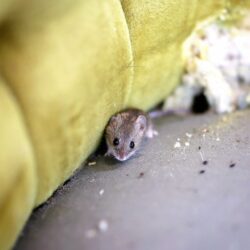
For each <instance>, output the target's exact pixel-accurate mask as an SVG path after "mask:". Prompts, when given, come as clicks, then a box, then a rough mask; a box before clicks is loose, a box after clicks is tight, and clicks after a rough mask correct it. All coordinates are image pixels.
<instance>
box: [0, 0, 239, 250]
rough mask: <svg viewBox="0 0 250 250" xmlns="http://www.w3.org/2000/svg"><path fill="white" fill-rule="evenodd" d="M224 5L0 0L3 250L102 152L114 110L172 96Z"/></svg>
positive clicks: (182, 0) (176, 0)
mask: <svg viewBox="0 0 250 250" xmlns="http://www.w3.org/2000/svg"><path fill="white" fill-rule="evenodd" d="M233 2H235V4H238V3H237V1H235V0H234V1H233ZM224 7H225V1H224V0H206V1H199V0H190V1H186V0H152V1H144V0H137V1H135V0H122V1H118V0H105V1H101V0H89V1H83V0H75V1H72V0H60V1H59V0H43V1H31V0H11V1H10V0H0V76H1V79H0V138H1V140H0V164H1V165H0V182H1V190H0V211H1V213H0V249H9V248H10V247H11V246H12V245H13V244H14V241H15V239H16V238H17V236H18V234H19V232H20V230H21V228H22V226H23V225H24V223H25V221H26V220H27V218H28V216H29V214H30V212H31V210H32V208H34V207H35V206H37V205H39V204H41V203H42V202H44V201H45V200H46V199H47V198H48V197H49V196H51V195H52V193H53V192H54V191H55V189H56V188H57V187H58V186H59V185H60V184H61V183H63V181H65V180H66V179H67V178H68V177H69V176H70V175H71V174H72V173H73V171H74V170H75V169H76V168H77V167H79V166H80V164H81V162H83V161H84V160H85V159H86V157H87V156H88V155H89V154H90V153H91V152H92V151H93V150H94V149H95V147H96V146H97V144H98V142H99V140H100V137H101V135H102V132H103V129H104V127H105V124H106V123H107V121H108V119H109V117H110V116H111V115H112V114H113V113H115V112H117V111H118V110H121V109H123V108H125V107H128V106H135V107H139V108H142V109H148V108H149V107H151V106H152V105H154V104H156V103H157V102H159V101H160V100H161V99H162V98H164V97H166V96H167V95H168V94H169V93H170V91H171V90H172V89H173V88H174V86H175V85H176V84H177V83H178V79H179V76H180V73H181V71H182V63H183V62H182V51H181V48H182V44H183V42H184V40H185V39H186V38H187V37H188V35H189V34H190V32H191V31H192V29H193V28H194V26H195V25H196V24H197V23H198V22H199V21H202V20H203V19H205V18H206V17H209V16H212V15H216V14H218V13H219V12H220V11H221V10H222V9H223V8H224Z"/></svg>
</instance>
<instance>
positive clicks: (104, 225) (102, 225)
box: [98, 220, 109, 232]
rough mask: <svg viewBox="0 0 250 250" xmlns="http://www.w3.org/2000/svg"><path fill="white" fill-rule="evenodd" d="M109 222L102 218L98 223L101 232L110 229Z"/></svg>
mask: <svg viewBox="0 0 250 250" xmlns="http://www.w3.org/2000/svg"><path fill="white" fill-rule="evenodd" d="M108 227H109V225H108V222H107V221H106V220H100V221H99V223H98V229H99V230H100V231H101V232H106V231H107V230H108Z"/></svg>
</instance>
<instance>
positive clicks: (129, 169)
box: [15, 111, 250, 250]
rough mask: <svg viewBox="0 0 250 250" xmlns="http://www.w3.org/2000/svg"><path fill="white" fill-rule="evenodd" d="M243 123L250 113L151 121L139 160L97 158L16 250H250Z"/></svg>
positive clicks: (249, 149)
mask: <svg viewBox="0 0 250 250" xmlns="http://www.w3.org/2000/svg"><path fill="white" fill-rule="evenodd" d="M249 123H250V111H244V112H238V113H234V114H231V115H228V116H225V117H222V116H216V115H213V114H206V115H201V116H190V117H186V118H176V117H164V118H161V119H159V120H157V121H156V128H157V129H158V131H159V136H158V137H157V138H155V139H153V140H150V141H147V142H146V143H145V145H144V147H143V148H142V149H141V150H140V152H139V153H138V154H137V156H136V157H135V158H133V159H131V160H129V161H127V162H125V163H117V162H115V161H113V160H109V159H104V158H103V157H99V158H97V159H96V161H97V164H96V165H95V166H87V167H84V168H82V169H81V170H80V171H79V172H78V173H77V174H76V175H75V176H74V177H73V178H72V179H71V180H70V181H69V182H68V183H67V184H65V185H64V186H63V187H61V188H60V189H59V190H58V191H57V192H56V193H55V195H54V196H53V197H52V198H51V199H50V200H49V201H48V202H47V203H46V204H45V205H43V206H42V207H40V208H38V209H37V210H36V211H35V212H34V213H33V215H32V216H31V218H30V221H29V222H28V224H27V226H26V228H25V230H24V232H23V234H22V236H21V237H20V239H19V241H18V243H17V245H16V247H15V249H16V250H34V249H36V250H44V249H46V250H52V249H61V250H64V249H70V250H78V249H79V250H83V249H84V250H98V249H102V250H106V249H107V250H117V249H122V250H123V249H138V250H147V249H148V250H152V249H164V250H165V249H170V250H184V249H185V250H189V249H190V250H196V249H197V250H200V249H203V250H211V249H213V250H222V249H223V250H224V249H227V250H234V249H235V250H236V249H237V250H238V249H240V250H249V249H250V236H249V233H250V164H249V162H250V127H249ZM186 133H189V134H191V135H192V137H190V135H189V134H187V135H186ZM189 137H190V138H189ZM178 138H179V142H180V147H178V143H177V144H176V142H178ZM185 142H186V145H185ZM174 145H176V146H177V147H176V148H175V147H174ZM199 147H200V150H199ZM201 154H202V156H203V158H204V160H206V161H207V164H206V165H204V164H203V163H202V159H201ZM202 170H204V171H205V172H204V171H202Z"/></svg>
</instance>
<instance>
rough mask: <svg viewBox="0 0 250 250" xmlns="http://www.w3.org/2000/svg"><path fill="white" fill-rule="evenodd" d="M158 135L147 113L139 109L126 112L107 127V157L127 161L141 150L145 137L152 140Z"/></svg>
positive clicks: (114, 117) (121, 113)
mask: <svg viewBox="0 0 250 250" xmlns="http://www.w3.org/2000/svg"><path fill="white" fill-rule="evenodd" d="M157 134H158V133H157V132H156V131H155V130H154V129H153V124H152V121H151V118H150V116H149V115H148V114H147V113H145V112H143V111H142V110H139V109H127V110H124V111H122V112H120V113H117V114H115V115H113V116H112V117H111V118H110V120H109V122H108V125H107V126H106V129H105V140H106V144H107V147H108V151H107V153H106V155H108V156H113V157H114V158H115V159H117V160H118V161H126V160H128V159H129V158H130V157H131V156H132V155H134V154H135V152H136V151H137V150H138V149H139V148H140V145H141V143H142V141H143V139H144V138H145V137H147V138H152V137H154V136H155V135H157Z"/></svg>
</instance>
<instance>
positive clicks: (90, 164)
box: [88, 161, 96, 166]
mask: <svg viewBox="0 0 250 250" xmlns="http://www.w3.org/2000/svg"><path fill="white" fill-rule="evenodd" d="M94 165H96V161H92V162H89V163H88V166H94Z"/></svg>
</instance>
